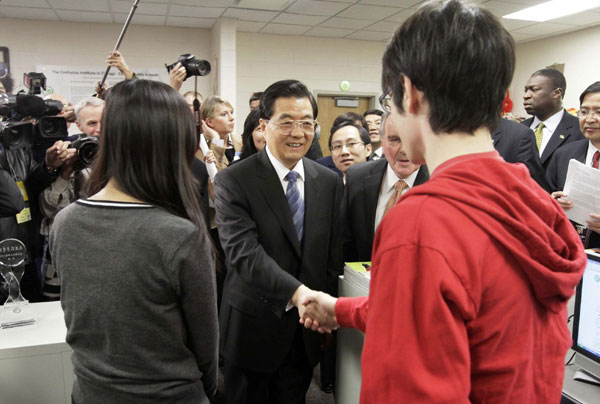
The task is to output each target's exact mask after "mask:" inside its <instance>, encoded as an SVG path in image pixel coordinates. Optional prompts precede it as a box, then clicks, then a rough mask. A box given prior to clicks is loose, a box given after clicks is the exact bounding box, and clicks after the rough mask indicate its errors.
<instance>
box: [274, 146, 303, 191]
mask: <svg viewBox="0 0 600 404" xmlns="http://www.w3.org/2000/svg"><path fill="white" fill-rule="evenodd" d="M265 148H266V149H267V156H268V157H269V161H270V162H271V164H273V168H275V172H276V173H277V177H279V181H280V182H281V187H282V188H283V193H284V194H285V193H286V191H287V186H288V180H286V179H285V176H286V175H288V173H289V172H290V171H296V172H297V173H298V180H297V181H296V186H297V187H298V192H300V197H302V200H304V164H303V163H302V159H300V161H298V162H297V163H296V166H295V167H294V168H293V169H292V170H289V169H288V168H287V167H286V166H284V165H283V163H282V162H281V161H279V160H277V158H276V157H275V156H273V153H271V150H269V146H265Z"/></svg>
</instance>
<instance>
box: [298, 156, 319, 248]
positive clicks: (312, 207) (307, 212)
mask: <svg viewBox="0 0 600 404" xmlns="http://www.w3.org/2000/svg"><path fill="white" fill-rule="evenodd" d="M303 160H304V176H305V178H304V235H303V236H302V237H304V238H306V237H310V235H311V234H314V233H315V232H314V231H313V228H315V227H316V226H320V225H321V223H318V221H317V220H316V218H318V217H319V191H320V186H319V180H318V177H319V174H318V173H317V170H315V168H314V167H313V166H312V165H311V164H310V163H308V162H307V159H303ZM307 217H308V218H310V219H312V220H306V218H307ZM304 245H305V246H308V245H310V243H304Z"/></svg>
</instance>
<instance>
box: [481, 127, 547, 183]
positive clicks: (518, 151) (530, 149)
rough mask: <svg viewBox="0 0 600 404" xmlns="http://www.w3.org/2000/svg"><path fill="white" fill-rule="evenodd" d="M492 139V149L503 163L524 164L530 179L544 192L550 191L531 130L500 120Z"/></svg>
mask: <svg viewBox="0 0 600 404" xmlns="http://www.w3.org/2000/svg"><path fill="white" fill-rule="evenodd" d="M492 139H493V141H494V148H495V149H496V150H497V151H498V153H500V155H501V156H502V158H503V159H504V160H505V161H507V162H508V163H523V164H525V165H526V166H527V168H528V169H529V173H530V174H531V178H533V179H534V181H535V182H537V183H538V184H539V185H540V186H541V187H542V188H544V189H545V190H546V191H550V186H549V185H548V182H547V181H546V173H545V172H544V168H543V167H542V162H541V160H540V155H539V153H538V149H537V146H536V144H535V135H534V134H533V131H532V130H531V129H529V128H526V127H525V126H524V125H520V124H519V123H518V122H514V121H509V120H508V119H500V123H499V124H498V127H497V128H496V129H495V130H493V131H492Z"/></svg>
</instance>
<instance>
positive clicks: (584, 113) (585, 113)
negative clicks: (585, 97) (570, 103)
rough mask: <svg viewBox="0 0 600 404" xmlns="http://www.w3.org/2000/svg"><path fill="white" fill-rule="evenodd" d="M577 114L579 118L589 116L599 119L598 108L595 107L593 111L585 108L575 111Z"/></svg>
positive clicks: (599, 111) (599, 112)
mask: <svg viewBox="0 0 600 404" xmlns="http://www.w3.org/2000/svg"><path fill="white" fill-rule="evenodd" d="M577 116H578V117H580V118H587V117H588V116H589V117H590V118H594V119H600V110H598V109H595V110H593V111H588V110H586V109H580V110H579V111H577Z"/></svg>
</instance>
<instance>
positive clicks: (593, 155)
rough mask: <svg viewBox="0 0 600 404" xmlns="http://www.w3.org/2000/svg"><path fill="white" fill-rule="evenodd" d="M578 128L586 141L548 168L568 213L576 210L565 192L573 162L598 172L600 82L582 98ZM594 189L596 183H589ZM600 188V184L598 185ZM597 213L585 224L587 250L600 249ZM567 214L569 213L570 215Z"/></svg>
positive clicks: (568, 149) (558, 154) (565, 149)
mask: <svg viewBox="0 0 600 404" xmlns="http://www.w3.org/2000/svg"><path fill="white" fill-rule="evenodd" d="M579 102H580V108H579V112H578V113H577V115H578V116H579V126H580V128H581V132H582V133H583V135H584V136H585V139H582V140H578V141H576V142H573V143H570V144H568V145H566V146H564V147H563V148H561V149H560V150H558V151H557V152H556V153H555V155H554V156H553V157H552V160H551V161H550V164H549V166H548V172H547V177H548V181H549V182H550V186H551V187H552V189H553V190H554V192H553V193H552V196H553V197H554V198H555V199H556V201H557V202H558V203H559V204H560V206H561V207H562V208H563V209H564V210H565V211H568V210H570V209H572V208H574V207H575V203H574V201H573V200H572V199H571V198H569V195H568V194H567V193H566V192H564V188H565V182H566V178H567V172H568V167H569V161H570V160H572V159H573V160H576V161H578V162H580V163H582V164H585V165H586V166H588V167H593V168H596V169H598V160H599V159H600V151H599V150H598V149H600V81H597V82H595V83H594V84H592V85H590V86H589V87H588V88H586V89H585V90H584V91H583V93H582V94H581V96H580V97H579ZM586 182H587V185H588V186H592V187H593V186H594V181H586ZM595 186H596V187H600V183H596V184H595ZM594 212H595V213H590V215H589V217H588V218H587V220H585V223H580V224H582V225H583V224H585V225H586V226H587V231H586V232H585V236H586V237H585V245H586V247H589V248H592V247H600V205H598V206H595V210H594ZM567 214H568V213H567Z"/></svg>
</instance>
